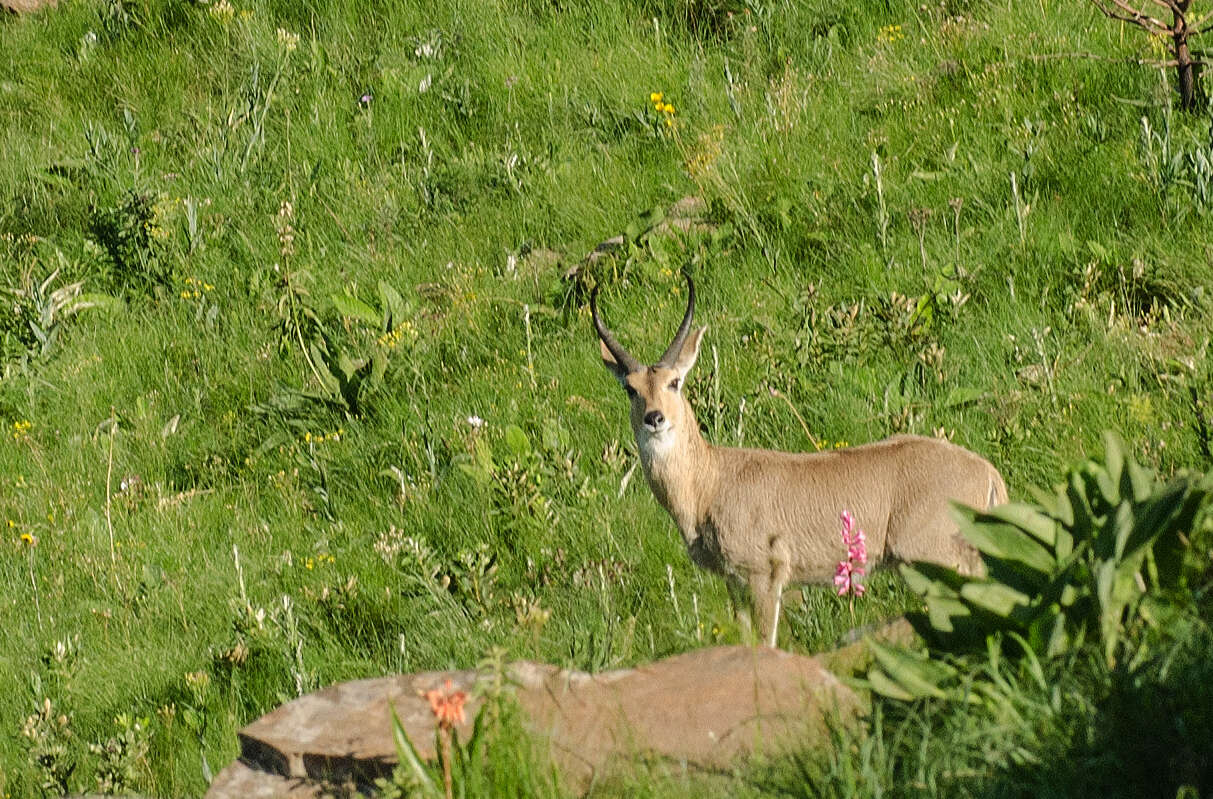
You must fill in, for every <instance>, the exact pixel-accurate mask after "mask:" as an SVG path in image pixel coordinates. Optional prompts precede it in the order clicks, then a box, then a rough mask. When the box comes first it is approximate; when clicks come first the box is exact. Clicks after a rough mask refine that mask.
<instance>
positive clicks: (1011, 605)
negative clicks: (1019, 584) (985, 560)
mask: <svg viewBox="0 0 1213 799" xmlns="http://www.w3.org/2000/svg"><path fill="white" fill-rule="evenodd" d="M960 596H961V598H962V599H964V600H965V601H966V602H969V603H971V604H972V605H974V606H975V607H978V608H980V609H982V610H984V611H986V612H987V613H993V614H994V615H995V616H999V617H1001V618H1004V619H1011V620H1012V621H1016V622H1020V623H1022V622H1026V621H1027V618H1025V613H1026V611H1027V609H1028V606H1029V605H1030V604H1031V601H1032V600H1031V597H1029V596H1028V595H1027V594H1025V593H1022V592H1020V591H1016V590H1015V589H1014V588H1011V587H1010V586H1009V585H1004V584H1003V583H994V582H985V583H978V582H973V583H969V584H968V585H966V586H964V587H963V588H961V589H960Z"/></svg>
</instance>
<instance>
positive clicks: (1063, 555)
mask: <svg viewBox="0 0 1213 799" xmlns="http://www.w3.org/2000/svg"><path fill="white" fill-rule="evenodd" d="M1104 441H1105V453H1104V458H1103V460H1102V462H1100V461H1094V460H1089V461H1087V462H1085V463H1084V464H1082V465H1081V466H1079V467H1077V468H1075V469H1072V470H1070V472H1069V473H1068V475H1067V477H1066V480H1065V482H1064V483H1063V484H1062V485H1061V486H1060V487H1058V488H1057V489H1056V492H1055V494H1053V495H1048V494H1044V493H1041V494H1040V495H1039V499H1038V501H1037V502H1035V503H1011V504H1008V505H1003V506H999V507H995V508H992V509H990V510H989V511H986V512H981V511H977V510H974V509H972V508H966V507H960V506H958V507H957V508H956V509H955V515H956V518H957V520H958V521H959V523H960V529H961V532H962V533H963V534H964V536H965V538H966V539H968V541H969V542H970V543H972V544H973V545H974V546H975V547H977V549H978V550H980V551H981V553H982V558H983V560H984V562H985V565H986V569H987V571H988V575H987V576H985V577H978V578H973V577H964V576H961V575H960V574H958V573H956V572H955V571H952V570H950V569H947V568H946V567H942V566H937V565H933V564H925V563H918V564H913V565H903V566H902V573H903V575H904V576H905V578H906V582H907V584H908V585H909V586H910V588H911V589H913V590H915V591H916V592H918V593H919V594H920V595H922V597H923V600H924V602H925V604H926V610H925V612H923V613H921V614H914V615H912V616H911V620H912V622H913V623H914V625H915V627H916V629H918V630H919V632H921V633H922V634H923V635H924V636H926V637H927V638H928V640H930V641H931V642H932V643H933V644H934V645H935V646H937V647H939V648H940V649H941V650H943V651H950V652H963V651H965V650H966V649H971V648H973V647H974V646H975V645H980V644H985V645H986V646H987V647H992V646H993V644H992V642H993V641H995V640H996V639H997V638H998V637H1000V636H1010V638H1009V639H1007V640H1011V639H1014V640H1015V641H1017V642H1018V643H1019V644H1020V646H1021V648H1022V650H1023V651H1024V652H1025V653H1026V655H1027V656H1029V657H1030V658H1031V659H1033V660H1034V659H1035V658H1036V657H1037V656H1039V657H1041V658H1054V657H1057V656H1060V655H1064V654H1067V653H1070V652H1072V651H1074V650H1076V649H1078V648H1079V647H1081V646H1083V645H1084V644H1085V643H1088V642H1089V643H1091V644H1092V645H1094V646H1096V647H1097V648H1098V650H1099V651H1100V653H1101V654H1102V655H1103V657H1104V659H1105V660H1106V662H1107V666H1108V667H1109V668H1112V667H1114V666H1116V665H1117V664H1118V663H1119V664H1123V665H1126V666H1127V667H1128V668H1130V669H1133V668H1136V667H1138V666H1140V665H1141V663H1143V662H1145V659H1146V658H1147V656H1148V655H1149V637H1147V636H1143V635H1142V634H1141V629H1140V628H1141V627H1142V626H1143V625H1148V626H1158V625H1164V624H1166V623H1167V622H1168V619H1169V616H1170V614H1169V612H1168V608H1169V606H1170V602H1169V600H1168V594H1169V592H1171V591H1174V590H1176V589H1177V588H1180V587H1183V586H1184V585H1186V579H1187V575H1186V573H1185V570H1184V568H1183V561H1184V556H1185V554H1186V552H1187V551H1188V550H1190V549H1191V546H1192V536H1193V533H1194V532H1195V531H1197V530H1199V529H1200V524H1201V518H1202V513H1203V512H1204V511H1205V510H1206V506H1207V505H1208V502H1209V498H1210V497H1211V496H1213V478H1211V477H1210V476H1208V475H1204V476H1201V475H1185V476H1181V477H1177V478H1175V479H1173V480H1172V481H1171V482H1169V483H1167V484H1159V483H1158V482H1157V481H1156V479H1155V477H1154V476H1153V475H1152V474H1151V473H1150V472H1149V471H1147V470H1145V469H1143V468H1142V467H1141V466H1140V465H1139V464H1138V463H1137V462H1136V461H1135V460H1134V459H1133V458H1132V457H1131V456H1128V455H1126V453H1125V451H1124V444H1123V442H1122V441H1121V439H1120V438H1119V436H1117V435H1115V434H1111V433H1109V434H1107V435H1106V436H1105V439H1104ZM872 647H873V650H874V653H875V654H876V658H877V663H878V665H877V667H875V668H873V669H872V670H871V671H870V672H869V674H868V680H869V682H870V684H871V685H872V688H873V689H874V690H876V691H878V692H879V693H881V694H883V695H885V696H889V697H892V698H896V699H902V700H910V699H914V698H918V697H935V698H944V697H945V696H946V694H945V690H944V688H943V686H945V685H948V684H951V685H952V686H955V685H956V683H957V678H958V676H959V672H958V671H957V670H956V668H954V667H952V666H949V665H947V664H944V663H940V662H936V661H934V660H931V659H929V658H927V657H926V656H925V655H918V654H915V653H911V652H903V651H899V650H896V649H894V648H889V647H884V646H880V645H879V644H876V643H873V644H872ZM1035 671H1037V672H1039V665H1037V666H1036V667H1035ZM953 690H955V689H954V688H953Z"/></svg>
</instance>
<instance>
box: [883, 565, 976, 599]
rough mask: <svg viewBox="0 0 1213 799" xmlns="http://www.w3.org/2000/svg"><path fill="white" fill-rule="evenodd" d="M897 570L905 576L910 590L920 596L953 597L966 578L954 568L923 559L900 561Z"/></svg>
mask: <svg viewBox="0 0 1213 799" xmlns="http://www.w3.org/2000/svg"><path fill="white" fill-rule="evenodd" d="M898 570H899V571H900V572H901V574H902V576H903V577H904V578H905V581H906V585H908V586H909V587H910V590H911V591H913V592H914V593H916V594H921V595H922V596H945V597H952V598H955V597H957V596H958V594H957V593H956V591H957V589H959V588H960V586H962V585H964V583H965V580H966V579H967V578H965V577H962V576H961V575H960V574H959V573H958V572H957V571H956V570H955V569H949V568H948V567H946V566H941V565H939V564H937V563H927V562H925V561H923V562H919V561H915V562H914V563H902V564H900V565H899V567H898Z"/></svg>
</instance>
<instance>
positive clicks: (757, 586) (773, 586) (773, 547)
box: [750, 538, 791, 647]
mask: <svg viewBox="0 0 1213 799" xmlns="http://www.w3.org/2000/svg"><path fill="white" fill-rule="evenodd" d="M768 553H769V555H770V558H769V566H770V568H769V569H768V570H767V571H764V572H758V573H756V574H751V575H750V594H751V595H752V596H753V603H754V615H755V616H756V617H757V621H758V634H759V636H760V637H761V639H762V643H764V644H766V645H767V646H769V647H774V646H775V645H776V642H777V640H778V637H779V611H780V609H781V607H782V604H783V589H784V588H786V587H787V585H788V579H789V577H790V576H791V567H790V559H789V557H788V552H787V547H785V546H784V544H783V541H782V540H781V539H779V538H772V539H771V541H770V545H769V549H768Z"/></svg>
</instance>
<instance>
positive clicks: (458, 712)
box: [422, 680, 468, 730]
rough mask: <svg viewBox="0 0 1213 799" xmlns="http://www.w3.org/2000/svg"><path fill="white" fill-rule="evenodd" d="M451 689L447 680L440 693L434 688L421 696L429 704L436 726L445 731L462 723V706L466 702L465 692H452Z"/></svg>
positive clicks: (451, 686) (450, 684)
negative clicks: (436, 722) (436, 721)
mask: <svg viewBox="0 0 1213 799" xmlns="http://www.w3.org/2000/svg"><path fill="white" fill-rule="evenodd" d="M453 687H454V685H453V684H452V683H451V681H450V680H447V681H446V684H445V685H444V686H443V688H442V690H441V691H440V690H438V689H437V688H435V689H434V690H432V691H426V692H425V693H423V694H422V696H424V697H425V698H426V701H428V702H429V703H430V711H431V712H432V713H433V714H434V718H436V719H437V720H438V726H439V727H441V728H443V729H447V730H449V729H450V728H452V727H454V726H455V725H456V724H462V723H463V720H464V715H463V706H464V704H466V703H467V701H468V695H467V692H466V691H453V690H451V689H452V688H453Z"/></svg>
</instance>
